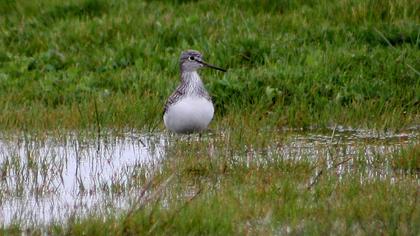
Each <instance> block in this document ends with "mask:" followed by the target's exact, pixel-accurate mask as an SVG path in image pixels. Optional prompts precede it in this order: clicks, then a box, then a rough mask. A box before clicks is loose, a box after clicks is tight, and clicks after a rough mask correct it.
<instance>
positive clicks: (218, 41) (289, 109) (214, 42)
mask: <svg viewBox="0 0 420 236" xmlns="http://www.w3.org/2000/svg"><path fill="white" fill-rule="evenodd" d="M419 6H420V4H419V1H411V0H407V1H386V2H378V1H262V2H256V1H220V2H217V3H214V2H212V1H150V2H147V1H146V2H137V1H100V0H86V1H81V0H80V1H71V2H66V3H62V2H61V1H54V0H48V1H3V2H2V3H0V11H1V14H0V32H1V34H0V64H1V66H0V94H1V96H0V107H1V108H2V112H1V113H0V126H1V127H2V128H3V129H15V128H19V129H51V128H60V127H64V128H85V127H90V126H94V125H96V124H100V125H102V126H106V127H134V128H139V129H148V130H154V129H156V128H158V129H160V128H162V125H161V123H162V122H161V114H162V106H163V104H164V102H165V100H166V98H167V96H168V95H169V94H170V93H171V91H172V90H173V89H174V88H175V86H176V84H177V83H178V76H179V75H178V73H179V72H178V57H179V54H180V52H181V51H182V50H185V49H188V48H194V49H197V50H200V51H202V52H203V53H204V54H205V56H206V58H207V59H208V61H210V62H212V63H214V64H217V65H220V66H222V67H227V68H228V69H229V72H228V73H226V74H220V73H218V72H214V71H202V74H203V77H204V78H205V82H206V84H207V87H208V89H209V90H210V92H211V94H212V96H213V100H214V102H215V104H216V113H217V114H216V122H213V128H214V127H217V126H222V127H229V126H231V125H235V126H237V125H239V124H241V123H243V122H244V121H245V123H249V124H252V125H255V126H259V127H262V126H270V127H276V126H277V127H282V126H292V127H307V126H313V125H315V126H326V125H329V124H331V123H340V124H344V125H353V126H358V127H366V126H368V127H376V128H387V127H397V128H398V127H401V126H405V125H407V124H412V123H418V120H419V110H420V109H419V106H420V105H419V100H420V97H419V96H420V95H419V94H420V73H419V71H420V61H419V60H418V58H420V30H419V28H420V26H419V22H420V16H419V14H418V12H419V11H420V9H419V8H420V7H419ZM223 124H228V125H223Z"/></svg>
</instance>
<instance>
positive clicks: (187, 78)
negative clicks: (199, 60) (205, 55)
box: [181, 71, 205, 94]
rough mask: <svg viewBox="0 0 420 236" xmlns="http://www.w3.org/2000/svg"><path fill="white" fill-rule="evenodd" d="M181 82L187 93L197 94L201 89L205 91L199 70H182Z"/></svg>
mask: <svg viewBox="0 0 420 236" xmlns="http://www.w3.org/2000/svg"><path fill="white" fill-rule="evenodd" d="M181 83H182V84H183V87H184V88H185V92H186V93H187V94H197V93H200V92H201V91H205V88H204V84H203V81H202V80H201V78H200V76H199V75H198V73H197V71H188V72H182V73H181Z"/></svg>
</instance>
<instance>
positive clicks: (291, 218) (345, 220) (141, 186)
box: [3, 134, 420, 235]
mask: <svg viewBox="0 0 420 236" xmlns="http://www.w3.org/2000/svg"><path fill="white" fill-rule="evenodd" d="M284 135H285V134H284ZM267 137H268V136H267ZM263 139H265V138H264V137H263ZM209 140H212V143H211V145H210V146H212V147H213V149H214V151H213V152H210V151H209V148H210V147H209V142H206V141H209ZM239 143H240V142H239V141H238V138H237V137H233V136H231V137H229V138H219V139H205V140H204V141H202V142H197V141H193V140H190V141H187V140H186V139H185V140H174V141H171V144H170V145H168V150H167V154H166V155H167V158H166V160H165V161H164V162H163V164H162V167H161V168H160V169H159V171H158V172H156V173H155V174H154V175H153V176H151V177H150V176H149V177H146V175H145V174H144V175H142V174H139V175H137V176H133V177H132V180H130V182H135V183H136V184H135V185H136V186H134V188H133V189H138V201H136V202H134V203H133V204H132V207H131V208H130V210H129V211H128V212H120V213H115V214H109V215H108V214H105V215H100V216H98V215H90V216H85V217H77V216H75V217H72V218H70V219H69V220H68V221H67V222H66V224H65V225H63V224H58V223H57V224H52V225H49V226H47V227H44V228H38V227H28V228H27V229H26V230H27V232H28V233H34V234H37V233H39V234H41V233H45V232H49V233H51V234H57V235H63V234H66V235H147V234H151V235H168V234H171V235H186V234H189V235H227V234H229V235H232V234H240V235H242V234H251V235H278V234H292V235H296V234H299V235H301V234H304V235H325V234H334V235H418V234H419V233H420V225H419V224H418V222H419V221H420V207H419V206H420V205H419V204H418V203H419V202H418V201H419V200H418V198H419V196H420V194H419V187H418V177H416V175H415V174H412V173H411V172H404V173H402V172H399V171H396V172H393V171H392V170H389V172H387V171H385V172H383V171H384V168H386V165H385V164H384V163H388V162H390V161H392V160H393V158H394V156H392V155H382V154H380V153H378V154H377V155H376V156H375V160H373V161H372V162H371V163H367V161H366V158H365V156H364V155H363V154H361V155H360V156H355V157H353V158H352V159H351V160H350V161H349V162H345V161H346V160H342V158H341V157H340V152H339V150H340V149H339V146H334V145H331V146H330V148H331V150H330V151H331V152H330V153H332V156H330V157H328V156H324V155H319V157H318V158H319V159H318V160H309V159H305V158H302V157H301V158H300V159H299V158H298V156H281V155H278V156H277V155H276V154H275V156H271V157H269V156H268V155H266V154H264V153H262V155H261V156H260V157H259V158H262V161H261V160H258V159H254V160H246V159H247V157H248V155H247V154H246V153H247V152H248V151H249V150H248V148H247V147H243V148H237V147H236V148H234V147H235V146H236V145H238V144H239ZM257 145H258V143H257ZM361 148H363V147H361ZM255 149H256V150H258V149H259V147H257V146H256V147H255ZM232 150H235V151H232ZM229 152H231V153H230V154H226V153H229ZM232 152H233V153H232ZM241 153H242V154H241ZM401 153H410V151H402V152H401ZM401 153H400V154H399V155H400V158H403V157H404V156H406V157H407V158H408V157H409V154H407V155H406V154H401ZM327 159H333V162H334V164H333V165H332V167H331V166H327V164H326V160H327ZM340 166H347V167H349V169H347V170H344V172H342V173H338V172H337V171H338V169H339V167H340ZM320 170H322V173H321V174H319V173H320ZM138 173H143V172H142V171H139V172H138ZM144 173H146V172H144ZM383 173H385V174H383ZM417 173H418V172H417ZM316 176H317V177H316ZM123 194H124V193H123ZM24 229H25V228H24ZM3 230H5V231H4V232H6V233H7V232H8V233H11V234H13V233H14V232H15V233H18V232H21V231H20V230H22V229H21V226H19V225H17V226H16V227H15V228H13V226H11V227H9V228H6V229H3Z"/></svg>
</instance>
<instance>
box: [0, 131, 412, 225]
mask: <svg viewBox="0 0 420 236" xmlns="http://www.w3.org/2000/svg"><path fill="white" fill-rule="evenodd" d="M282 132H283V133H282V135H279V138H278V139H276V138H273V141H272V143H271V144H270V145H269V146H267V147H265V148H263V149H258V150H254V149H252V147H249V149H248V151H247V152H246V153H244V154H241V153H237V154H235V155H237V157H238V159H239V160H245V161H247V162H252V161H255V162H259V163H261V164H264V162H266V161H267V160H268V159H270V158H290V159H302V158H305V159H309V160H314V161H317V159H318V157H320V156H322V157H325V160H326V161H327V166H329V167H333V166H334V164H336V163H337V162H338V161H340V160H347V159H348V158H351V157H360V156H362V157H363V158H365V160H366V162H371V161H373V160H374V159H375V157H376V156H377V155H387V154H391V153H394V152H396V151H398V150H400V149H401V148H402V147H404V146H406V145H409V144H414V143H418V142H419V140H418V137H419V135H420V130H419V129H412V130H408V131H406V132H404V133H391V132H385V133H378V132H375V131H369V130H353V129H344V128H336V129H334V130H330V131H328V132H317V131H310V132H299V131H291V130H289V131H282ZM218 138H219V139H220V136H217V135H216V134H213V135H210V136H208V137H206V139H208V141H210V142H209V143H212V142H211V141H212V140H211V139H218ZM174 139H178V140H179V137H177V136H168V135H167V134H165V133H154V134H142V133H135V132H128V133H123V134H119V135H115V134H112V132H110V133H109V134H106V135H101V136H99V137H97V136H95V135H92V134H91V135H80V134H78V133H76V132H69V133H66V134H64V135H59V136H57V135H48V134H43V135H32V136H31V135H28V134H10V133H8V134H5V133H2V134H0V189H1V192H0V220H1V221H2V222H1V223H2V224H3V225H9V224H11V223H14V222H15V223H20V224H23V225H33V224H37V225H39V224H40V225H43V224H48V223H52V222H57V223H60V222H62V221H63V220H66V219H68V218H69V217H72V216H81V215H88V214H101V215H106V214H112V213H113V212H116V211H119V210H121V209H125V208H126V207H127V206H128V205H129V203H130V201H131V200H133V198H135V196H136V195H138V194H139V192H140V191H141V189H140V188H139V187H138V186H139V183H136V182H135V181H136V179H141V178H142V177H144V178H145V177H147V176H149V175H151V174H153V171H155V170H157V169H158V168H159V166H160V163H161V162H163V161H165V158H166V150H167V147H168V146H169V145H174V143H176V142H173V141H174ZM189 141H191V140H189ZM193 141H194V140H193ZM214 148H216V149H217V147H213V148H210V149H209V155H214ZM337 158H338V159H339V160H337ZM351 168H352V167H351V165H342V166H340V167H338V168H337V171H338V172H345V171H349V170H350V169H351ZM386 168H387V167H383V168H381V169H380V170H375V171H372V172H371V173H368V174H370V175H386V174H387V170H386ZM133 176H137V177H138V178H133Z"/></svg>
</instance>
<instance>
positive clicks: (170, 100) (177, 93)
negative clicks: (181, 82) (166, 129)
mask: <svg viewBox="0 0 420 236" xmlns="http://www.w3.org/2000/svg"><path fill="white" fill-rule="evenodd" d="M182 95H183V92H181V90H179V89H177V90H175V92H173V93H172V94H171V96H169V98H168V100H167V101H166V104H165V107H164V109H163V114H165V113H166V111H168V108H169V107H170V106H171V105H172V104H174V103H175V102H177V101H178V100H179V98H180V97H181V96H182Z"/></svg>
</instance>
